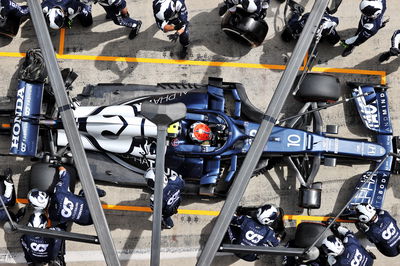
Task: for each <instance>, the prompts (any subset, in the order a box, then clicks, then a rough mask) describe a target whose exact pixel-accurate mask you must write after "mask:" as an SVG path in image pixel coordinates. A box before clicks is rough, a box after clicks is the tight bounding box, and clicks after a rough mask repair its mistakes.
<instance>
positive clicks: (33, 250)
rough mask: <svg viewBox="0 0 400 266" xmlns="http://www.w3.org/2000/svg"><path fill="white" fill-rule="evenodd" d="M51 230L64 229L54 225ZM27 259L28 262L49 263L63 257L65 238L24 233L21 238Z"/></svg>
mask: <svg viewBox="0 0 400 266" xmlns="http://www.w3.org/2000/svg"><path fill="white" fill-rule="evenodd" d="M49 229H50V230H57V231H63V229H61V228H60V227H52V228H49ZM20 242H21V245H22V249H23V250H24V254H25V259H26V261H27V262H28V264H32V263H49V262H51V261H54V260H56V259H61V260H64V259H63V254H64V252H63V250H62V248H63V244H64V243H63V242H64V241H63V240H61V239H57V238H46V237H42V236H32V235H23V236H22V237H21V239H20Z"/></svg>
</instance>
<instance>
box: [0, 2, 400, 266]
mask: <svg viewBox="0 0 400 266" xmlns="http://www.w3.org/2000/svg"><path fill="white" fill-rule="evenodd" d="M17 2H20V1H17ZM278 2H279V1H275V0H271V7H270V9H269V11H268V16H267V22H268V24H269V29H270V30H269V33H268V35H267V39H266V40H265V42H264V44H263V45H262V46H260V47H257V48H254V49H249V48H247V47H243V46H241V45H240V44H236V43H234V42H233V41H231V40H230V39H228V37H227V36H225V34H223V33H222V32H221V31H220V25H219V23H220V18H219V17H218V8H217V5H218V1H216V0H203V1H196V0H187V1H186V3H187V6H188V8H189V13H190V15H189V17H190V21H191V40H192V48H191V50H190V54H189V57H188V60H185V61H179V60H177V53H178V51H179V49H180V47H179V45H178V44H176V45H174V44H172V43H170V42H169V41H168V38H167V37H166V35H165V34H163V33H162V32H161V31H159V30H158V29H157V28H156V26H155V24H154V18H153V15H152V10H151V3H150V1H137V0H134V1H133V0H128V1H127V4H128V8H129V10H130V14H131V16H133V17H135V18H138V19H141V20H142V21H143V25H142V29H141V32H140V34H139V35H138V36H137V38H136V39H134V40H132V41H131V40H128V38H127V35H128V33H129V30H128V29H126V28H123V27H118V26H116V25H114V24H113V22H112V21H107V20H105V14H104V11H103V9H102V8H101V7H100V6H98V5H95V6H94V8H93V17H94V23H93V26H92V27H91V28H82V27H80V25H79V23H78V22H75V24H74V25H73V27H72V29H70V30H61V31H59V32H54V31H52V32H51V36H52V40H53V44H54V48H55V50H56V52H57V58H58V60H59V63H60V67H62V68H67V67H70V68H73V69H74V70H75V71H76V72H77V73H78V74H79V77H78V79H77V80H76V82H75V84H74V87H75V91H74V93H79V92H80V91H81V89H82V88H83V86H85V85H87V84H94V83H99V82H123V83H140V84H151V85H154V84H155V83H157V82H181V81H183V82H193V83H206V82H207V79H208V77H209V76H214V77H222V78H224V80H225V81H231V82H241V83H243V84H244V86H245V88H246V91H247V94H248V95H249V97H250V100H251V101H252V102H253V103H254V104H255V105H257V106H258V107H260V108H262V109H265V107H266V106H267V104H268V101H269V99H270V98H271V96H272V93H273V91H274V89H275V88H276V86H277V84H278V81H279V79H280V76H281V74H282V72H283V71H282V70H283V69H284V64H285V63H286V62H287V59H288V57H289V55H290V54H291V51H292V50H293V48H294V45H293V44H285V43H282V42H281V40H280V35H279V32H280V31H281V30H282V27H283V20H282V16H283V5H280V4H279V3H278ZM307 2H309V3H308V4H307V10H310V9H311V4H312V3H313V1H306V0H302V1H301V3H302V4H306V3H307ZM388 4H389V5H390V8H389V9H388V10H387V12H386V16H387V17H389V16H390V17H391V21H390V23H389V24H388V25H387V26H386V27H385V28H383V29H382V30H381V31H380V32H379V33H378V34H377V35H376V36H374V37H373V38H371V39H370V40H369V41H368V43H366V44H364V45H362V46H361V47H357V48H356V49H355V50H354V52H353V54H351V55H350V56H348V57H346V58H342V57H341V56H340V54H341V52H342V48H341V47H339V46H338V45H336V46H335V47H333V48H331V47H330V46H327V45H326V44H321V45H320V56H319V57H318V64H317V65H316V67H315V68H314V70H315V71H321V72H329V73H333V74H336V75H337V76H338V77H339V78H340V80H341V81H342V82H343V84H344V82H345V81H359V82H374V83H382V84H388V85H389V86H390V87H392V89H391V90H389V92H388V94H389V99H390V110H391V115H392V123H393V128H394V131H395V135H399V132H400V127H399V125H400V123H399V120H400V117H399V111H400V110H399V109H400V105H399V104H398V101H397V99H399V97H400V92H399V90H398V88H397V87H398V86H399V85H400V82H399V81H400V77H399V75H398V74H399V72H397V70H398V66H399V59H395V58H393V59H391V60H390V61H388V62H387V63H385V64H382V65H379V64H378V60H377V58H378V56H379V55H380V54H381V53H382V52H383V51H386V50H387V49H388V48H389V47H390V37H391V35H392V33H393V32H394V30H396V29H397V25H398V24H399V23H400V18H399V17H398V16H396V15H397V11H398V10H399V9H400V4H399V3H398V2H395V1H391V2H390V3H388ZM358 13H359V11H358V2H357V1H343V4H342V6H340V8H339V11H338V13H337V14H336V15H337V16H339V17H340V24H339V26H338V28H337V29H338V31H339V34H340V35H341V36H342V38H347V37H350V36H351V34H352V33H354V32H355V28H356V27H357V24H358V15H357V16H354V14H358ZM33 47H38V44H37V40H36V38H35V33H34V30H33V26H32V23H31V22H30V21H27V22H25V23H24V24H23V25H22V27H21V29H20V32H19V34H18V36H17V37H16V38H15V39H13V40H12V41H11V42H10V43H6V42H5V41H4V40H2V39H0V62H1V66H0V81H1V83H0V84H1V85H0V102H4V101H5V100H7V97H9V96H14V94H15V88H16V71H17V69H18V66H19V65H20V63H21V62H22V58H23V56H24V52H26V50H27V49H29V48H33ZM305 60H306V59H305ZM342 94H343V96H345V95H348V94H349V90H348V89H346V88H344V89H343V91H342ZM293 106H296V105H295V104H293V100H292V99H289V100H288V103H287V104H286V107H285V108H284V110H283V113H284V114H290V113H293V112H295V111H296V110H293ZM321 113H322V115H323V119H324V122H325V123H326V124H337V125H339V126H340V132H339V135H340V136H343V137H350V138H351V137H355V138H360V137H361V138H365V137H369V135H368V132H367V130H366V129H364V128H363V125H362V124H361V121H360V119H359V117H358V114H357V113H356V110H355V108H354V107H353V106H352V104H351V103H347V104H345V105H344V106H342V105H340V106H336V107H333V108H332V109H329V110H327V111H322V112H321ZM8 146H9V140H8V139H7V138H5V137H3V136H1V138H0V150H1V152H2V153H4V152H7V149H8ZM29 165H30V161H29V160H28V159H25V158H20V157H1V159H0V168H5V167H11V168H12V169H13V170H14V173H15V175H14V180H15V183H16V184H17V195H18V198H19V202H20V203H21V204H24V203H25V202H26V200H25V198H26V193H27V191H28V177H29V176H28V171H29V168H30V167H29ZM366 169H368V165H357V166H353V167H351V166H337V167H335V168H330V167H323V166H322V167H321V170H320V171H319V173H318V175H317V178H316V181H321V182H323V193H322V206H321V208H320V209H318V210H313V211H312V212H311V214H312V216H307V214H306V212H305V211H303V210H302V209H300V208H298V207H297V189H298V187H299V184H298V182H296V179H295V176H294V174H293V173H291V172H288V169H287V168H286V167H282V168H274V169H273V170H271V171H270V172H268V173H267V174H266V175H261V176H258V177H256V178H253V179H252V180H251V182H250V185H249V186H248V188H247V190H246V193H245V196H244V197H243V199H242V204H243V205H246V206H256V205H261V204H264V203H274V204H277V205H279V206H281V207H282V208H283V209H284V210H285V213H286V214H287V215H286V216H285V220H286V225H287V226H288V231H289V235H288V238H290V237H291V236H292V235H293V234H292V233H293V232H294V227H295V226H296V224H298V223H299V222H301V221H306V220H307V221H309V220H312V221H321V220H325V219H327V216H328V215H329V214H331V213H334V214H335V213H337V211H338V210H339V209H341V208H342V205H343V204H344V202H345V201H346V199H347V198H348V196H349V195H350V193H351V191H352V188H353V185H354V183H355V182H356V180H357V178H358V175H359V174H361V173H362V172H364V171H365V170H366ZM100 187H102V188H103V189H105V190H106V191H107V196H106V197H104V198H102V199H101V200H102V202H103V203H104V209H105V214H106V216H107V219H108V222H109V225H110V229H111V233H112V236H113V239H114V242H115V245H116V247H117V249H118V250H119V251H120V252H121V256H120V257H121V259H122V265H143V264H147V263H148V260H149V256H150V255H149V254H150V253H149V251H150V243H151V213H150V209H149V208H148V203H149V195H148V194H147V193H145V192H144V191H143V190H141V189H134V188H122V187H115V186H105V185H100ZM399 197H400V189H399V179H398V176H392V178H391V180H390V184H389V189H388V191H387V194H386V200H385V204H384V207H385V209H387V210H388V211H389V212H391V214H392V215H393V216H394V217H396V218H400V211H399V210H400V202H399ZM222 205H223V200H217V199H207V198H204V199H200V198H199V197H186V198H185V199H184V200H183V202H182V205H181V207H180V210H179V214H177V215H175V216H174V218H173V219H174V222H175V227H174V228H173V229H171V230H167V231H166V230H164V231H162V243H161V247H162V251H163V252H162V255H161V259H162V265H176V263H177V262H179V263H180V264H181V265H194V263H195V261H196V256H198V254H199V250H200V246H201V245H202V244H204V243H205V241H206V240H207V237H208V234H209V232H210V230H211V228H212V224H213V221H214V220H215V218H216V216H217V215H218V211H219V210H220V208H221V206H222ZM21 206H22V205H21ZM350 227H351V228H353V227H352V225H350ZM72 231H73V232H80V233H89V234H95V230H94V228H93V227H91V226H90V227H82V226H77V225H74V226H73V228H72ZM364 241H365V240H364ZM365 243H367V242H366V241H365ZM371 250H373V251H375V252H374V253H375V254H376V255H377V257H378V259H377V261H376V265H384V263H393V265H394V264H395V262H396V259H395V258H385V257H383V256H381V255H379V254H378V251H377V250H376V249H375V248H374V247H371ZM66 260H67V262H68V264H69V265H78V264H80V265H81V264H82V263H83V262H84V264H85V265H99V262H100V264H101V261H102V260H103V259H102V253H101V249H100V247H99V246H95V245H89V244H81V243H75V242H68V243H67V254H66ZM15 262H17V263H23V262H24V259H23V255H22V250H21V249H20V247H19V237H18V236H17V235H9V234H4V232H3V231H2V230H1V231H0V264H3V263H15ZM214 264H215V265H232V264H234V265H245V264H246V265H248V264H254V265H260V264H263V265H265V264H266V265H280V264H281V258H280V257H271V256H264V257H263V258H262V259H261V261H258V262H255V263H246V262H243V261H240V260H237V259H236V258H235V257H234V256H232V255H229V254H219V255H218V256H217V257H216V259H215V261H214Z"/></svg>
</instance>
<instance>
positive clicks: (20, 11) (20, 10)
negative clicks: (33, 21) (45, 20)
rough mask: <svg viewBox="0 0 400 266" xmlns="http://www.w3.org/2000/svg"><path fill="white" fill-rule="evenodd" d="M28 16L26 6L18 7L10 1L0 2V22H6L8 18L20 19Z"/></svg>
mask: <svg viewBox="0 0 400 266" xmlns="http://www.w3.org/2000/svg"><path fill="white" fill-rule="evenodd" d="M28 14H29V9H28V6H19V5H18V4H17V3H15V2H14V1H12V0H0V20H6V19H7V17H10V16H14V17H16V18H21V17H22V16H25V15H28Z"/></svg>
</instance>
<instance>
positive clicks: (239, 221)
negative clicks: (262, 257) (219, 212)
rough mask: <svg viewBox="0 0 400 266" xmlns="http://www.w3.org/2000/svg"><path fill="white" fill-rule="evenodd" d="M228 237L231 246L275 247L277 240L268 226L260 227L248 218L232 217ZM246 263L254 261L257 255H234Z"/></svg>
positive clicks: (245, 216)
mask: <svg viewBox="0 0 400 266" xmlns="http://www.w3.org/2000/svg"><path fill="white" fill-rule="evenodd" d="M228 237H229V240H230V241H231V243H232V244H236V245H242V246H266V247H276V246H278V245H279V242H280V241H279V240H278V239H277V237H276V236H275V232H274V230H273V229H272V228H271V227H269V226H268V225H262V224H260V223H258V222H257V221H255V220H254V219H252V218H251V217H250V216H247V215H241V216H233V218H232V221H231V223H230V225H229V227H228ZM235 255H236V256H238V257H239V258H241V259H243V260H246V261H255V260H257V259H258V257H257V254H239V253H238V254H235Z"/></svg>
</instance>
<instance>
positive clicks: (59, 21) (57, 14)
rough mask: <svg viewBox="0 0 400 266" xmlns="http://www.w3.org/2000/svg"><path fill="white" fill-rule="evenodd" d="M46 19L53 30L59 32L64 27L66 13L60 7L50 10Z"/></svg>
mask: <svg viewBox="0 0 400 266" xmlns="http://www.w3.org/2000/svg"><path fill="white" fill-rule="evenodd" d="M46 17H47V20H48V22H49V26H50V28H52V29H53V30H59V29H61V28H62V27H63V26H64V12H63V10H62V9H61V8H60V7H53V8H50V9H49V11H48V12H47V14H46Z"/></svg>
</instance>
